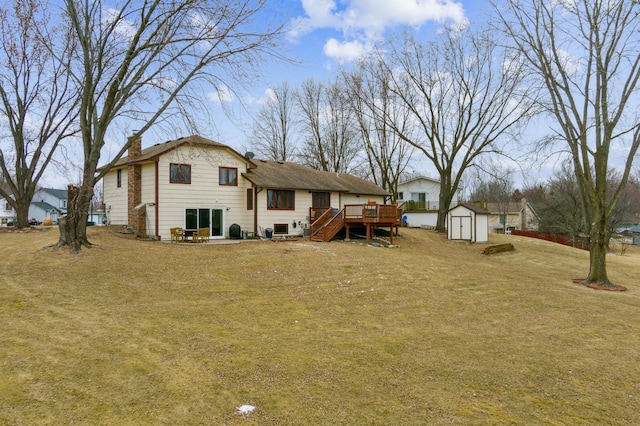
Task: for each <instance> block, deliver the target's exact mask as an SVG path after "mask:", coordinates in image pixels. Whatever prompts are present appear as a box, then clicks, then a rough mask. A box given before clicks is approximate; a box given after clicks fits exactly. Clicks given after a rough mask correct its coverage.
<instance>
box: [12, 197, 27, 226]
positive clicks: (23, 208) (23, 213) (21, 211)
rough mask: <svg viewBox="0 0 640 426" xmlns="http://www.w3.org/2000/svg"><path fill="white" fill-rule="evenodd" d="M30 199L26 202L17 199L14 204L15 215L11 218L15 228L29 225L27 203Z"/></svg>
mask: <svg viewBox="0 0 640 426" xmlns="http://www.w3.org/2000/svg"><path fill="white" fill-rule="evenodd" d="M30 204H31V199H28V200H27V201H26V202H25V201H24V200H23V199H20V198H19V199H17V200H16V205H15V207H14V208H15V211H16V216H15V218H14V220H13V226H15V227H16V228H28V227H29V205H30Z"/></svg>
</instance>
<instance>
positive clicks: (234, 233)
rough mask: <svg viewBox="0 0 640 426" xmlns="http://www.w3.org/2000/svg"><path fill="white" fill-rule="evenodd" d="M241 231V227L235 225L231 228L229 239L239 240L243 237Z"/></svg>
mask: <svg viewBox="0 0 640 426" xmlns="http://www.w3.org/2000/svg"><path fill="white" fill-rule="evenodd" d="M240 231H241V230H240V225H238V224H237V223H234V224H233V225H231V226H230V227H229V238H231V239H232V240H239V239H240V236H241V233H240Z"/></svg>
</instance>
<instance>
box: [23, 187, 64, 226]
mask: <svg viewBox="0 0 640 426" xmlns="http://www.w3.org/2000/svg"><path fill="white" fill-rule="evenodd" d="M66 213H67V190H66V189H53V188H40V189H38V190H36V192H35V193H34V194H33V198H32V199H31V204H30V205H29V218H34V219H36V220H37V221H39V222H43V221H44V219H45V218H48V217H50V218H51V219H52V220H53V223H58V219H59V218H60V216H62V215H63V214H66Z"/></svg>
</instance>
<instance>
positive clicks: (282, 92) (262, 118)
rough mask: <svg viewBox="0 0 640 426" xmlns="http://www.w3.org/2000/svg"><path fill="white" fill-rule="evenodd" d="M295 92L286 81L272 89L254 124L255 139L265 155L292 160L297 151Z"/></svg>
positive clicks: (260, 150) (256, 144) (258, 150)
mask: <svg viewBox="0 0 640 426" xmlns="http://www.w3.org/2000/svg"><path fill="white" fill-rule="evenodd" d="M294 107H295V101H294V92H293V91H292V90H290V88H289V84H288V83H287V82H286V81H285V82H284V83H282V84H281V85H280V86H278V87H276V88H274V89H272V90H270V91H269V92H268V94H267V99H266V101H265V103H264V105H263V106H262V108H260V111H259V112H258V116H257V117H256V119H255V121H254V123H253V132H252V136H251V142H252V143H253V146H254V147H255V150H256V151H257V152H258V154H260V156H261V157H262V158H265V159H269V160H276V161H290V160H292V159H293V157H294V156H295V153H296V141H295V139H294V135H295V134H296V123H295V118H294V112H295V110H294Z"/></svg>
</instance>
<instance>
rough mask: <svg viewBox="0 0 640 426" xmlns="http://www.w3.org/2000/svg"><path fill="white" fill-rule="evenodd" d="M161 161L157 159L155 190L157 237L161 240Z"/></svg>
mask: <svg viewBox="0 0 640 426" xmlns="http://www.w3.org/2000/svg"><path fill="white" fill-rule="evenodd" d="M159 162H160V160H159V159H156V163H155V165H156V185H155V187H156V188H155V190H156V194H155V198H156V208H155V210H156V213H155V215H156V237H158V241H160V240H161V239H162V238H161V237H160V225H159V223H158V222H159V218H160V213H158V212H159V210H160V204H159V203H158V200H159V198H160V195H159V194H160V191H159V190H158V182H159V181H160V165H159V164H158V163H159Z"/></svg>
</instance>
